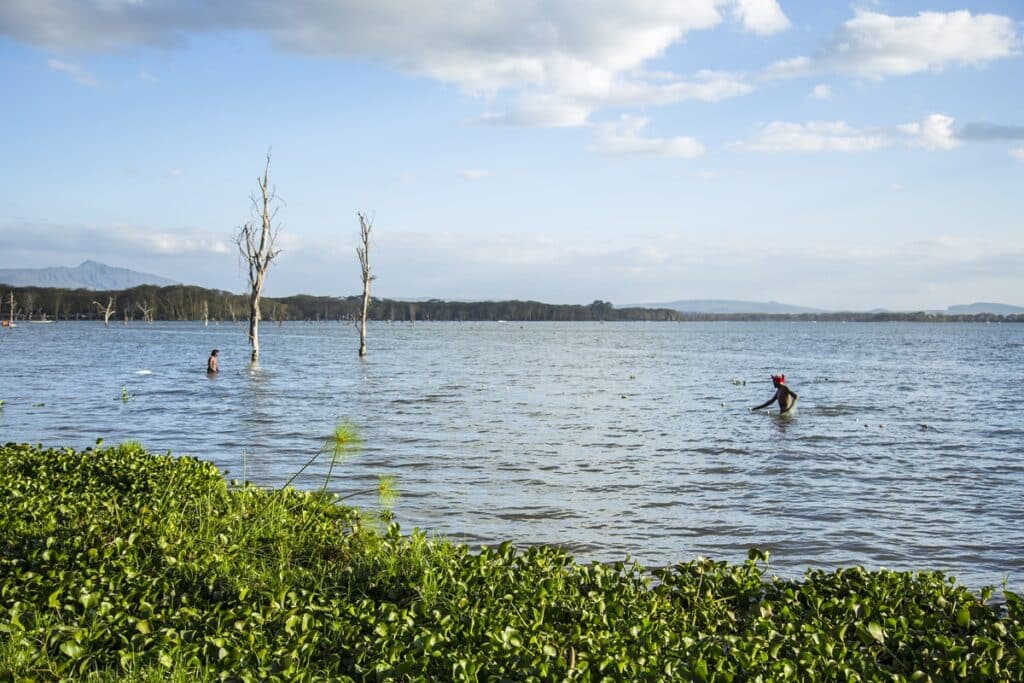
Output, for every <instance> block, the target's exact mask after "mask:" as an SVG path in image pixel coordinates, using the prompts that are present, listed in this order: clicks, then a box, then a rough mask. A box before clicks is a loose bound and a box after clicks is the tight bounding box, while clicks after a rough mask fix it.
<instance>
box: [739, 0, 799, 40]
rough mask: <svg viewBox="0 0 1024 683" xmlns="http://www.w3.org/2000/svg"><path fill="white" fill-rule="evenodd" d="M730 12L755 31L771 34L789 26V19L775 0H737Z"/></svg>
mask: <svg viewBox="0 0 1024 683" xmlns="http://www.w3.org/2000/svg"><path fill="white" fill-rule="evenodd" d="M732 13H733V16H734V17H736V18H737V19H739V20H740V21H742V22H743V25H744V26H746V27H747V28H748V29H750V30H751V31H754V32H756V33H762V34H771V33H777V32H779V31H784V30H786V29H787V28H789V19H788V18H787V17H786V15H785V14H784V13H783V11H782V8H781V7H779V3H778V2H776V1H775V0H737V2H736V6H735V7H734V8H733V10H732Z"/></svg>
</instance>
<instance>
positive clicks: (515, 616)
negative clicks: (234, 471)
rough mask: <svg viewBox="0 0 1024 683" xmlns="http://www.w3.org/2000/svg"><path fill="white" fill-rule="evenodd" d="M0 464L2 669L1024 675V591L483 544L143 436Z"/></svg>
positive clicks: (18, 448)
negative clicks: (381, 526)
mask: <svg viewBox="0 0 1024 683" xmlns="http://www.w3.org/2000/svg"><path fill="white" fill-rule="evenodd" d="M0 471H2V472H4V476H3V477H2V478H0V500H3V501H4V505H3V506H0V680H9V679H15V680H20V679H57V678H66V679H82V680H84V679H87V678H88V679H90V680H120V679H123V678H127V679H134V680H154V681H157V680H168V679H170V680H183V681H184V680H218V679H228V680H243V681H244V680H271V679H272V680H296V679H329V680H367V679H369V680H402V681H404V680H465V681H469V680H580V681H591V680H593V681H597V680H639V681H661V680H696V681H753V680H761V681H785V680H804V681H835V680H864V681H873V680H886V681H889V680H908V681H912V680H933V681H947V680H948V681H952V680H976V681H991V680H995V681H1019V680H1022V679H1024V649H1022V648H1024V606H1022V603H1021V600H1020V598H1018V597H1017V596H1016V595H1015V594H1013V593H1012V592H1009V591H1005V592H1004V596H1005V597H1004V599H1005V605H1003V606H1002V607H1001V608H993V607H992V606H990V605H988V604H987V603H986V600H987V599H988V598H989V597H990V596H989V593H988V592H987V591H986V593H985V594H984V595H982V596H980V597H979V596H975V595H973V594H972V593H970V592H969V591H967V590H966V589H964V588H963V587H961V586H959V585H957V584H956V583H955V582H953V581H952V580H951V579H947V578H946V577H944V576H943V575H941V574H938V573H927V572H926V573H902V572H888V571H882V572H868V571H865V570H863V569H860V568H852V569H844V570H839V571H835V572H808V574H807V575H806V576H805V577H804V579H803V580H802V581H782V580H777V579H770V578H768V577H766V576H765V569H764V568H765V564H764V560H765V559H766V556H765V555H764V554H761V553H758V552H756V551H754V552H752V553H751V557H750V559H749V560H748V561H747V562H746V563H744V564H740V565H730V564H726V563H721V562H713V561H711V560H697V561H693V562H689V563H685V564H679V565H676V566H674V567H670V568H666V569H663V570H659V571H656V572H654V573H653V574H651V573H648V572H645V571H644V570H643V569H642V568H640V567H639V566H637V565H629V564H622V563H617V564H596V563H595V564H590V565H579V564H577V563H575V562H573V560H572V558H571V557H569V556H568V555H566V554H565V553H564V552H561V551H559V550H557V549H553V548H548V547H536V548H529V549H527V550H525V551H518V550H516V549H515V548H513V547H512V546H510V545H508V544H502V545H500V546H498V547H494V548H483V549H481V550H479V551H478V552H472V551H470V550H469V549H468V548H466V547H465V546H456V545H452V544H449V543H447V542H444V541H435V540H430V539H428V538H426V537H425V536H424V535H423V534H422V533H419V532H416V533H413V534H412V535H411V536H402V535H401V533H400V532H399V528H398V526H397V525H391V526H390V527H388V528H387V530H386V531H385V532H382V533H379V532H376V531H374V530H373V529H372V528H370V527H368V526H366V525H365V524H363V523H362V522H361V519H360V516H359V514H358V513H357V512H356V511H355V510H352V509H350V508H346V507H342V506H340V505H338V504H335V503H333V502H332V501H331V499H330V498H329V497H327V496H324V495H320V494H319V493H303V492H299V491H296V490H294V489H292V488H290V487H289V488H285V489H282V490H280V491H275V492H269V491H265V490H262V489H259V488H255V487H242V488H231V487H229V486H228V485H227V484H226V483H225V482H224V480H223V477H222V476H221V475H220V473H219V472H218V471H217V469H216V468H215V467H213V466H212V465H211V464H209V463H203V462H200V461H197V460H194V459H192V458H184V457H182V458H172V457H168V456H151V455H148V454H147V453H145V452H144V451H143V450H142V448H141V447H140V446H139V445H138V444H124V445H122V446H119V447H115V448H95V449H88V450H85V451H81V452H79V451H74V450H71V449H43V448H39V447H31V446H27V445H16V444H8V445H7V446H4V447H0ZM270 499H273V500H274V501H275V502H274V504H273V505H272V506H271V507H269V508H267V507H266V504H267V501H268V500H270ZM261 510H263V512H260V511H261ZM256 515H259V518H258V524H256V525H255V526H254V525H253V520H254V518H255V517H256Z"/></svg>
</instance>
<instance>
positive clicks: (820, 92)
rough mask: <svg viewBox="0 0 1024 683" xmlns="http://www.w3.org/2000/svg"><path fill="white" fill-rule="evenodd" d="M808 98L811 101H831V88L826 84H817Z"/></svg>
mask: <svg viewBox="0 0 1024 683" xmlns="http://www.w3.org/2000/svg"><path fill="white" fill-rule="evenodd" d="M810 98H811V99H813V100H831V99H832V87H831V86H829V85H827V84H826V83H819V84H818V85H816V86H814V90H812V91H811V94H810Z"/></svg>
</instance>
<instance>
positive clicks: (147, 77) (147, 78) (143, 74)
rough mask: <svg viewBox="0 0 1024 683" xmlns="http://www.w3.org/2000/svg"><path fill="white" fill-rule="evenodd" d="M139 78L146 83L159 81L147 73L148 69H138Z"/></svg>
mask: <svg viewBox="0 0 1024 683" xmlns="http://www.w3.org/2000/svg"><path fill="white" fill-rule="evenodd" d="M139 78H141V79H142V80H144V81H146V82H147V83H159V82H160V79H159V78H157V77H156V76H154V75H153V74H151V73H149V72H148V71H140V72H139Z"/></svg>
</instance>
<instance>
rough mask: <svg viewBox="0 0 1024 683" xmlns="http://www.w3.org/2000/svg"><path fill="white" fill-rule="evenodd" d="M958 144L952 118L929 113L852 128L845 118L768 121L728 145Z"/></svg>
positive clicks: (865, 147)
mask: <svg viewBox="0 0 1024 683" xmlns="http://www.w3.org/2000/svg"><path fill="white" fill-rule="evenodd" d="M959 144H960V141H959V140H958V139H957V137H956V134H955V133H954V131H953V118H952V117H949V116H945V115H943V114H930V115H929V116H926V117H925V118H924V119H922V120H921V121H920V122H916V123H906V124H901V125H898V126H893V127H889V128H880V127H873V128H854V127H853V126H851V125H849V124H848V123H846V122H845V121H810V122H808V123H791V122H787V121H772V122H771V123H768V124H764V125H762V126H760V128H759V129H758V130H757V132H756V133H755V134H754V135H753V136H751V137H750V138H748V139H747V140H743V141H740V142H736V143H733V145H732V147H734V148H735V149H740V150H744V151H748V152H867V151H872V150H877V149H883V148H886V147H891V146H893V145H907V146H912V147H923V148H924V149H932V150H948V149H953V148H954V147H956V146H957V145H959Z"/></svg>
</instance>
